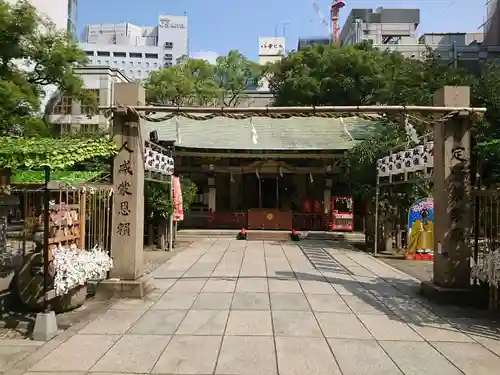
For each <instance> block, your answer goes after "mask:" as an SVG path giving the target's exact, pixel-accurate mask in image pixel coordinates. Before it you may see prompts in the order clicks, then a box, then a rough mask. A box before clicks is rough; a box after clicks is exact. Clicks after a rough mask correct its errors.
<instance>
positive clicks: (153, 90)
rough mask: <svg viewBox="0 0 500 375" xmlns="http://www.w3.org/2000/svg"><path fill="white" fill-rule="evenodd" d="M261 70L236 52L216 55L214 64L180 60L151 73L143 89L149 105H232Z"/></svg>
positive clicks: (258, 75) (236, 102)
mask: <svg viewBox="0 0 500 375" xmlns="http://www.w3.org/2000/svg"><path fill="white" fill-rule="evenodd" d="M261 76H262V69H261V67H260V66H259V65H258V64H257V63H255V62H253V61H250V60H249V59H248V58H246V57H245V56H244V55H242V54H241V53H239V52H238V51H230V52H229V54H228V55H227V56H219V57H218V58H217V62H216V64H215V65H212V64H210V63H208V62H207V61H205V60H201V59H189V58H186V57H185V58H181V59H180V60H179V61H178V64H176V65H173V66H169V67H165V68H162V69H160V70H157V71H154V72H152V73H151V74H150V76H149V77H148V78H147V79H146V80H145V82H144V87H145V89H146V93H147V100H148V101H149V102H150V103H157V104H164V105H187V106H190V105H194V106H211V105H214V106H215V105H224V106H236V105H237V104H238V99H239V97H240V95H241V93H242V92H243V91H244V90H245V89H248V88H249V87H255V86H257V85H258V83H259V80H260V78H261Z"/></svg>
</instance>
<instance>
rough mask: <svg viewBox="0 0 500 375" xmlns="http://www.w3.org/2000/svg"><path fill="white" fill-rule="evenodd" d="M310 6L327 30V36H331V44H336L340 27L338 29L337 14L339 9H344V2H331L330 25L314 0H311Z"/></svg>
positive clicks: (335, 0) (334, 0)
mask: <svg viewBox="0 0 500 375" xmlns="http://www.w3.org/2000/svg"><path fill="white" fill-rule="evenodd" d="M311 2H312V6H313V8H314V10H315V11H316V13H317V14H318V16H319V19H320V21H321V23H322V24H323V25H324V26H325V27H326V28H327V30H328V34H329V35H332V43H333V44H336V43H338V40H339V34H340V27H339V14H340V9H342V8H343V7H345V1H343V0H333V2H332V5H331V7H330V21H331V26H330V23H329V22H328V21H327V20H326V17H325V16H324V15H323V13H322V12H321V9H320V8H319V6H318V3H317V2H316V0H311Z"/></svg>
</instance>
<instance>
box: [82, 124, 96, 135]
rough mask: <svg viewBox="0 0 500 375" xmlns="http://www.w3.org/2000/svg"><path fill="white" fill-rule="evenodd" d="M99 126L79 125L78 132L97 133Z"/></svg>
mask: <svg viewBox="0 0 500 375" xmlns="http://www.w3.org/2000/svg"><path fill="white" fill-rule="evenodd" d="M98 131H99V124H80V132H82V133H97V132H98Z"/></svg>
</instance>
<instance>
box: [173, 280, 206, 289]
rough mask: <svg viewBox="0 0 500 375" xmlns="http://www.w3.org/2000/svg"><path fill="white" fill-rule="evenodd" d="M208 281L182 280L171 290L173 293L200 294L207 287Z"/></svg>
mask: <svg viewBox="0 0 500 375" xmlns="http://www.w3.org/2000/svg"><path fill="white" fill-rule="evenodd" d="M206 282H207V279H205V278H194V279H180V280H178V281H177V282H176V283H175V284H174V285H173V286H172V287H171V288H170V292H172V293H199V292H201V290H202V289H203V286H205V283H206Z"/></svg>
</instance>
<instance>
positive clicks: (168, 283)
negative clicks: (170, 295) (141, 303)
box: [153, 278, 177, 291]
mask: <svg viewBox="0 0 500 375" xmlns="http://www.w3.org/2000/svg"><path fill="white" fill-rule="evenodd" d="M176 282H177V279H160V278H155V279H153V285H154V286H155V288H156V289H157V290H162V291H167V290H169V289H170V288H171V287H172V285H174V284H175V283H176Z"/></svg>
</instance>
